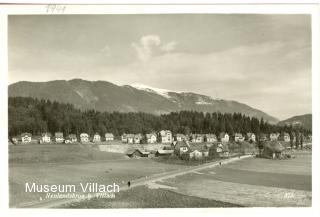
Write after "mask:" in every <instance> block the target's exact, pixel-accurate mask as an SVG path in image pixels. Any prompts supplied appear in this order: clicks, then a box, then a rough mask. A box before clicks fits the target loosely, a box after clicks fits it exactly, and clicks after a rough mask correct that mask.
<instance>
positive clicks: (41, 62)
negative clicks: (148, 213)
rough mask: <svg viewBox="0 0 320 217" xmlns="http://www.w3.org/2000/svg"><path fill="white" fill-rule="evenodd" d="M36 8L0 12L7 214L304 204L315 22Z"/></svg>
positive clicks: (308, 183) (306, 16) (309, 196)
mask: <svg viewBox="0 0 320 217" xmlns="http://www.w3.org/2000/svg"><path fill="white" fill-rule="evenodd" d="M42 7H43V12H41V14H38V13H35V14H30V13H28V14H23V13H22V14H8V16H7V50H8V58H7V60H8V71H7V84H6V85H7V86H6V88H7V97H8V98H7V106H8V107H7V109H6V111H5V112H6V113H7V115H8V117H7V118H8V120H7V123H8V131H7V135H5V136H7V137H8V139H7V140H6V141H5V142H7V144H8V145H7V146H8V150H7V153H8V154H7V156H8V203H9V204H8V207H9V208H18V209H22V208H42V209H43V208H45V209H51V208H53V209H123V208H124V209H126V208H134V209H138V208H252V207H258V208H259V207H260V208H272V207H282V208H290V207H295V208H311V207H312V204H313V188H312V184H313V182H312V178H313V175H314V174H312V167H313V166H314V165H312V160H313V157H315V155H313V152H312V150H313V147H314V146H315V145H318V144H315V143H313V139H312V138H313V133H315V132H313V130H312V129H313V128H312V124H313V121H312V119H313V118H312V115H313V114H312V111H313V109H312V103H313V102H314V101H313V100H312V95H313V91H312V79H313V76H312V75H313V74H312V71H313V68H312V57H313V56H312V55H313V46H312V45H313V44H312V43H313V38H312V34H313V28H312V26H313V25H312V21H313V14H311V13H309V12H306V13H301V12H300V13H294V12H292V13H291V12H290V13H289V12H288V13H279V12H277V11H275V12H274V13H272V11H271V12H270V11H268V13H253V12H252V11H251V12H250V13H245V12H241V13H239V12H238V13H227V12H226V13H216V12H210V13H208V12H203V13H201V12H199V11H195V12H193V13H190V12H189V11H186V12H183V13H182V12H181V10H180V11H179V12H177V13H173V12H168V13H163V12H148V11H146V12H144V13H141V12H139V11H138V12H136V13H127V12H126V11H125V10H124V11H123V12H121V11H120V12H118V11H117V12H116V13H112V11H111V12H110V11H109V12H106V13H100V12H99V13H98V14H94V13H89V12H88V13H78V14H68V9H69V7H72V6H69V5H43V6H42ZM211 7H213V8H214V6H211ZM3 143H4V142H3ZM317 154H319V153H317ZM312 155H313V156H312ZM317 157H319V155H318V156H317Z"/></svg>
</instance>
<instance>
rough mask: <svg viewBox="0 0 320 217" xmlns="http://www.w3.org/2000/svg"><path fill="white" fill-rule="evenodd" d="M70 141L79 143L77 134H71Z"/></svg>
mask: <svg viewBox="0 0 320 217" xmlns="http://www.w3.org/2000/svg"><path fill="white" fill-rule="evenodd" d="M68 139H69V140H70V141H71V143H73V142H77V141H78V139H77V136H76V134H69V135H68Z"/></svg>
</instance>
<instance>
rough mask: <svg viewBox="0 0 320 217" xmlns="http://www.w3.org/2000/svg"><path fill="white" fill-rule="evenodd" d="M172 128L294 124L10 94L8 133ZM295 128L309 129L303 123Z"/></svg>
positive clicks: (230, 129) (262, 128)
mask: <svg viewBox="0 0 320 217" xmlns="http://www.w3.org/2000/svg"><path fill="white" fill-rule="evenodd" d="M161 129H169V130H171V131H172V132H173V133H183V134H189V133H215V134H217V135H218V134H219V133H220V132H227V133H229V134H231V135H232V134H233V133H235V132H241V133H246V132H253V133H256V134H258V133H270V132H275V131H278V132H281V131H286V132H290V131H292V130H293V128H292V126H277V125H271V124H269V123H267V122H265V121H264V120H263V119H260V120H259V119H257V118H251V117H248V116H245V115H243V114H240V113H233V114H230V113H225V114H222V113H204V112H195V111H180V112H172V113H169V114H164V115H160V116H157V115H152V114H148V113H142V112H140V113H133V112H132V113H120V112H112V113H109V112H99V111H95V110H86V111H82V110H80V109H76V108H75V107H74V106H73V105H71V104H63V103H58V102H51V101H49V100H38V99H33V98H25V97H9V136H15V135H19V134H21V133H23V132H30V133H32V134H33V135H40V134H41V133H43V132H47V131H48V132H51V133H54V132H57V131H62V132H63V133H64V134H65V135H66V134H69V133H76V134H80V133H81V132H87V133H89V134H91V135H92V134H93V133H95V132H98V133H100V134H103V133H106V132H111V133H113V134H114V135H115V136H119V135H121V134H122V133H143V134H145V133H149V132H152V131H160V130H161ZM295 129H296V130H300V131H303V132H305V133H307V132H308V131H307V130H304V129H302V128H301V127H299V128H295Z"/></svg>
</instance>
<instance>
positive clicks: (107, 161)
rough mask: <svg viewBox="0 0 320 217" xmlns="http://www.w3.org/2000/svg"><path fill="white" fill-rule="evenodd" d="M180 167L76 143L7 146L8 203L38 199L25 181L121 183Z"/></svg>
mask: <svg viewBox="0 0 320 217" xmlns="http://www.w3.org/2000/svg"><path fill="white" fill-rule="evenodd" d="M183 167H184V166H183V165H170V164H163V163H158V162H155V161H152V160H151V159H129V158H127V157H126V156H125V155H124V154H119V153H108V152H99V151H94V150H92V149H87V148H86V147H82V146H80V145H30V146H10V148H9V188H10V207H19V206H20V205H23V204H26V203H32V202H39V201H40V197H42V198H43V197H44V195H45V194H44V193H25V183H26V182H29V183H32V182H36V183H38V184H77V185H78V184H79V183H80V182H82V183H86V182H97V183H101V184H112V183H113V182H115V183H116V184H119V185H122V184H125V183H127V181H129V180H133V179H138V178H142V177H145V176H149V175H151V174H156V173H162V172H167V171H171V170H175V169H179V168H183Z"/></svg>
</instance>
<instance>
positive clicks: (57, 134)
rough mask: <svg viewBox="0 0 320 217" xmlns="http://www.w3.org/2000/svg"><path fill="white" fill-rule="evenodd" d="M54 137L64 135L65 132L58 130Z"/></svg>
mask: <svg viewBox="0 0 320 217" xmlns="http://www.w3.org/2000/svg"><path fill="white" fill-rule="evenodd" d="M54 137H59V138H60V137H63V133H62V132H56V133H55V134H54Z"/></svg>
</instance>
